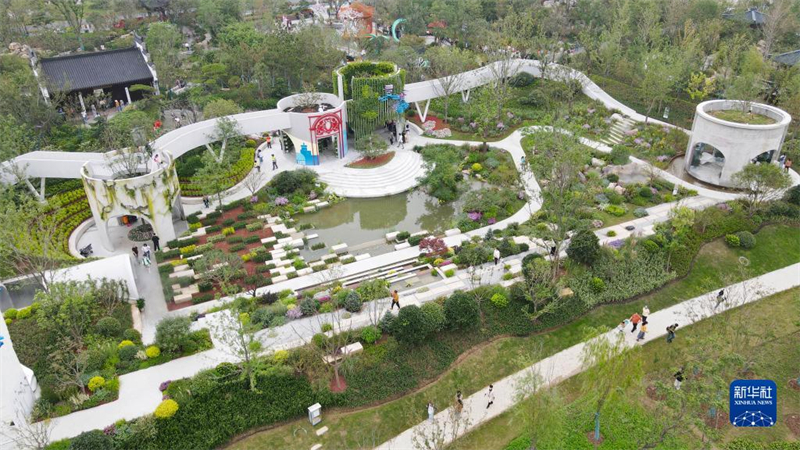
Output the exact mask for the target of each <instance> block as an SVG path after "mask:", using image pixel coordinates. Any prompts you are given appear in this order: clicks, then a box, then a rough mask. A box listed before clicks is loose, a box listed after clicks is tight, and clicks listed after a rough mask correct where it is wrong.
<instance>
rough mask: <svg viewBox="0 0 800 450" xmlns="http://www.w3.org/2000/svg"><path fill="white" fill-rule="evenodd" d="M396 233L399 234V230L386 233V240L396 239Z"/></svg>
mask: <svg viewBox="0 0 800 450" xmlns="http://www.w3.org/2000/svg"><path fill="white" fill-rule="evenodd" d="M398 234H400V232H399V231H392V232H391V233H386V240H387V241H389V242H392V241H394V240H395V239H397V235H398Z"/></svg>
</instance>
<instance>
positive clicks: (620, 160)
mask: <svg viewBox="0 0 800 450" xmlns="http://www.w3.org/2000/svg"><path fill="white" fill-rule="evenodd" d="M630 156H631V152H630V150H628V149H627V148H626V147H625V146H622V145H615V146H614V148H612V149H611V162H612V163H613V164H616V165H618V166H620V165H624V164H628V161H629V159H630Z"/></svg>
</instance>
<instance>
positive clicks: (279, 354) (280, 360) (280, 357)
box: [272, 350, 289, 364]
mask: <svg viewBox="0 0 800 450" xmlns="http://www.w3.org/2000/svg"><path fill="white" fill-rule="evenodd" d="M288 359H289V352H288V351H286V350H277V351H276V352H275V353H273V354H272V362H273V363H275V364H284V363H285V362H286V361H287V360H288Z"/></svg>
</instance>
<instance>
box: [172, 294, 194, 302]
mask: <svg viewBox="0 0 800 450" xmlns="http://www.w3.org/2000/svg"><path fill="white" fill-rule="evenodd" d="M172 301H173V302H175V303H183V302H189V301H192V294H178V295H176V296H174V297H172Z"/></svg>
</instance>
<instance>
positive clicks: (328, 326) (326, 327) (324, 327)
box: [320, 322, 333, 333]
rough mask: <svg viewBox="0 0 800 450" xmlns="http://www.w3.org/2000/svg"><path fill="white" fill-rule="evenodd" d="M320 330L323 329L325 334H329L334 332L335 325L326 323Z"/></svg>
mask: <svg viewBox="0 0 800 450" xmlns="http://www.w3.org/2000/svg"><path fill="white" fill-rule="evenodd" d="M320 328H321V329H322V332H323V333H327V332H328V331H331V330H333V325H331V324H329V323H327V322H326V323H323V324H322V325H320Z"/></svg>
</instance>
